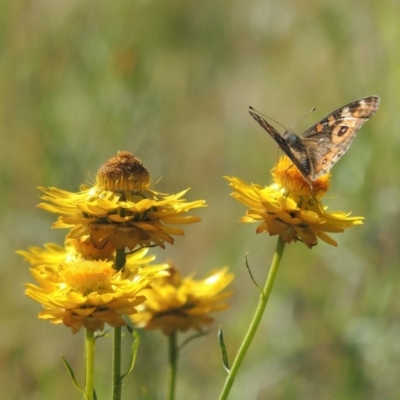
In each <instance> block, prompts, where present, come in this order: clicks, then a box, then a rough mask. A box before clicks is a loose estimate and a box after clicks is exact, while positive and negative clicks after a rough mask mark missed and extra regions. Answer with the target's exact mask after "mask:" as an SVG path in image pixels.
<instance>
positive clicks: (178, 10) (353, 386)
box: [0, 0, 400, 400]
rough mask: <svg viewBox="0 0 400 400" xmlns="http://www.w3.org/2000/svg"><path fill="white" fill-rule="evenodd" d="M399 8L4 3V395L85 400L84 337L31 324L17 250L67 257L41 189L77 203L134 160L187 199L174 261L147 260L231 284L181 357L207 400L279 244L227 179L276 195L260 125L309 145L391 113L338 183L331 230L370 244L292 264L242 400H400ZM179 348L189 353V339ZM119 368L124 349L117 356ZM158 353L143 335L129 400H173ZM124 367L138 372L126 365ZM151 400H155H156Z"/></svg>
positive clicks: (302, 255) (287, 259)
mask: <svg viewBox="0 0 400 400" xmlns="http://www.w3.org/2000/svg"><path fill="white" fill-rule="evenodd" d="M399 16H400V2H399V1H396V0H382V1H379V2H376V1H373V0H366V1H363V2H356V1H345V0H339V1H312V0H306V1H302V2H299V1H295V0H271V1H261V0H258V1H246V2H245V1H211V0H203V1H202V2H193V1H191V2H190V1H115V2H110V1H104V0H98V1H96V2H93V1H82V0H79V1H78V0H74V1H53V0H42V1H23V0H13V1H11V0H3V1H2V2H1V3H0V21H1V23H0V44H1V52H0V88H1V89H0V90H1V94H2V95H1V97H0V102H1V104H0V113H1V115H0V132H1V133H0V134H1V147H0V152H1V157H0V163H1V175H0V188H1V194H2V195H1V197H0V204H1V207H0V210H1V211H0V213H1V214H0V218H1V219H0V226H1V237H3V239H4V240H3V241H2V242H0V246H1V250H2V252H1V253H2V255H3V256H2V258H3V261H2V263H1V270H0V271H1V283H0V285H1V286H0V287H1V291H0V293H1V300H2V304H3V306H2V307H1V318H2V321H3V322H4V324H3V328H2V329H1V333H0V337H1V340H0V360H1V365H0V386H1V387H2V388H3V391H6V392H7V396H6V398H7V399H21V398H29V399H40V400H41V399H54V398H57V399H61V400H62V399H73V398H74V399H79V398H81V396H80V394H79V393H78V392H76V391H75V389H74V388H73V386H72V384H71V382H70V379H69V377H68V376H67V373H66V371H65V368H64V366H63V364H62V362H61V359H60V353H62V354H63V355H64V356H65V357H66V358H67V359H68V360H69V362H70V363H71V365H72V366H73V367H74V369H75V372H76V374H77V377H78V380H79V381H80V382H82V381H83V371H82V348H83V332H80V333H78V334H76V335H72V334H71V333H70V331H69V330H68V329H67V328H65V327H64V326H61V325H60V326H52V325H50V324H49V323H48V322H46V321H39V320H38V319H37V314H38V312H39V311H40V306H39V304H36V303H34V302H32V301H30V300H29V299H28V298H26V297H25V296H24V295H23V292H24V287H23V284H24V283H25V282H29V281H31V280H32V279H31V277H30V274H29V271H28V264H26V263H24V262H23V261H22V259H21V258H20V257H18V256H16V255H15V254H14V252H15V250H17V249H26V248H27V247H28V246H33V245H36V246H41V245H43V243H45V242H57V243H62V241H63V237H64V235H65V234H66V232H65V231H54V230H53V231H52V230H50V226H51V223H52V222H53V221H54V219H55V216H54V215H50V214H49V213H46V212H44V211H43V210H40V209H37V208H35V206H36V204H37V203H38V202H39V199H38V195H39V191H38V190H37V187H38V186H56V187H59V188H63V189H66V190H71V191H75V190H78V187H79V185H80V184H81V183H85V182H92V181H93V179H94V177H95V174H96V171H97V169H98V168H99V167H100V166H101V164H102V163H103V162H104V161H106V160H107V159H108V158H110V157H111V156H113V155H114V154H115V153H116V152H117V151H118V150H128V151H131V152H133V153H134V154H135V155H136V156H138V157H139V158H141V159H142V160H143V162H144V163H145V165H146V166H147V167H148V169H149V170H150V172H151V174H152V176H153V181H157V180H159V178H161V180H160V181H159V182H158V183H157V185H156V190H159V191H161V192H167V193H176V192H179V191H181V190H183V189H184V188H187V187H191V188H192V189H191V191H190V192H189V193H188V195H187V196H186V198H187V199H188V200H195V199H205V200H206V201H207V203H208V205H209V207H208V208H206V209H200V210H197V211H195V212H194V213H192V214H196V215H198V216H200V217H201V218H202V222H201V223H199V224H194V225H191V226H188V227H187V228H186V229H185V231H186V236H185V237H177V238H176V241H175V244H174V246H168V247H167V248H166V250H153V253H156V254H157V255H158V258H157V261H159V262H164V261H166V260H168V259H173V260H174V261H175V264H176V265H177V267H179V268H181V269H182V270H183V271H184V273H185V274H189V273H191V272H192V271H197V275H196V277H198V278H202V277H203V276H204V275H205V274H206V273H207V272H209V271H210V270H211V269H213V268H216V267H218V268H219V267H222V266H224V265H229V266H230V267H231V269H232V271H233V272H234V273H235V274H236V280H235V283H234V284H233V289H234V290H235V294H234V297H233V298H232V299H231V301H230V303H231V308H230V309H229V310H228V311H226V312H223V313H220V314H215V317H216V322H215V324H214V325H213V326H212V329H211V332H210V334H209V335H207V336H204V337H202V338H200V339H199V340H196V341H193V342H191V343H190V344H189V345H188V346H187V347H185V349H184V350H183V351H182V353H181V357H180V376H179V382H178V393H177V399H194V400H197V399H216V398H218V395H219V393H220V390H221V388H222V385H223V382H224V378H225V373H224V370H223V368H222V366H221V361H220V353H219V347H218V343H217V328H218V325H219V324H222V325H223V328H224V332H225V340H226V344H227V347H228V351H229V356H230V359H231V360H233V357H234V354H235V352H236V350H237V348H238V346H239V344H240V342H241V340H242V337H243V335H244V333H245V330H246V328H247V326H248V323H249V321H250V317H251V315H252V313H253V311H254V309H255V306H256V303H257V299H258V291H257V289H256V288H255V287H254V286H253V284H252V282H251V280H250V279H249V277H248V274H247V272H246V269H245V267H244V263H243V259H244V256H245V254H246V253H247V252H249V261H250V265H251V267H252V269H253V273H254V275H255V278H256V279H257V280H258V281H259V282H260V283H261V282H263V281H264V279H265V276H266V274H267V270H268V266H269V265H270V261H271V258H272V254H273V251H274V247H275V244H276V238H270V237H269V236H268V235H265V234H263V235H256V234H255V229H256V225H255V224H239V223H238V220H239V218H240V217H241V215H242V214H243V212H244V210H245V209H244V207H242V206H241V205H240V204H239V203H237V202H235V201H234V200H233V199H231V198H230V197H229V193H230V189H229V188H228V186H227V182H226V181H224V180H223V179H222V176H223V175H234V176H238V177H240V178H242V179H244V180H246V181H248V182H257V183H260V184H269V183H270V182H271V179H270V169H271V168H272V166H273V165H274V163H275V161H276V157H277V156H276V154H277V152H276V145H275V143H274V142H273V141H272V139H271V138H270V137H269V136H268V135H267V134H266V133H265V132H263V131H262V129H261V128H260V127H259V126H258V125H257V124H256V122H255V121H253V120H252V118H251V117H250V116H249V115H248V112H247V107H248V106H249V105H252V106H254V107H255V108H257V109H259V110H260V111H263V112H264V113H266V114H267V115H269V116H271V117H272V118H274V119H276V120H278V121H280V122H281V123H283V124H284V125H286V126H289V127H290V126H291V125H292V124H293V123H294V122H296V121H297V120H298V119H299V118H301V117H302V116H303V115H305V114H306V113H307V112H308V111H309V110H310V109H311V108H312V107H316V108H317V110H316V111H315V112H314V113H313V114H312V115H310V116H308V117H307V118H305V119H304V120H302V121H301V122H300V124H299V126H297V127H296V130H297V131H298V132H302V131H303V130H304V129H306V128H307V127H308V126H310V125H311V124H312V123H314V122H315V121H317V119H318V118H320V117H323V116H324V115H326V114H327V113H328V112H330V111H333V110H334V109H336V108H338V107H340V106H342V105H344V104H346V103H348V102H350V101H353V100H355V99H358V98H361V97H363V96H367V95H372V94H377V95H380V96H381V98H382V102H381V107H380V110H379V111H378V113H377V114H376V116H374V118H373V119H372V120H371V121H370V122H368V123H367V124H366V125H365V126H364V127H363V129H362V130H361V132H360V133H359V135H358V137H357V139H356V140H355V142H354V144H353V146H352V148H351V150H350V151H349V152H348V154H346V156H345V157H343V159H342V160H341V161H340V162H339V163H338V164H337V165H336V166H335V168H334V169H333V171H332V172H333V178H332V182H333V183H332V188H331V190H330V192H329V193H328V195H327V197H329V199H327V200H326V202H327V203H328V204H329V207H330V209H331V210H334V209H340V210H343V211H352V212H353V214H354V215H363V216H365V218H366V219H365V224H364V225H363V226H360V227H356V228H354V229H351V230H349V231H347V232H345V233H344V234H337V235H336V236H334V238H335V239H336V240H337V241H338V243H339V247H338V248H334V247H331V246H328V245H326V244H324V243H320V244H319V246H317V247H316V248H314V249H313V250H311V251H310V250H309V249H308V248H306V247H305V246H304V245H302V244H301V243H298V244H295V245H289V246H287V248H286V251H285V255H284V258H283V262H282V265H281V269H280V271H279V274H278V278H277V281H276V285H275V287H274V290H273V292H272V296H271V300H270V304H269V306H268V307H267V311H266V314H265V316H264V319H263V322H262V324H261V326H260V329H259V331H258V333H257V335H256V337H255V340H254V342H253V344H252V346H251V348H250V350H249V353H248V354H247V357H246V358H245V361H244V364H243V366H242V369H241V371H240V373H239V375H238V378H237V381H236V383H235V385H234V387H233V390H232V395H231V397H230V398H231V399H233V400H242V399H259V400H261V399H268V400H275V399H277V400H278V399H279V400H286V399H326V400H331V399H332V400H333V399H352V400H357V399H388V400H391V399H397V398H398V393H399V390H398V386H399V385H398V384H399V381H400V341H399V338H400V322H399V313H400V301H399V294H398V293H399V284H400V269H399V262H400V252H399V234H400V215H399V214H400V211H399V204H400V185H399V169H400V157H399V156H398V154H399V147H400V135H399V130H400V115H399V93H400V51H399V42H400V24H399ZM182 339H183V337H182ZM124 344H125V346H126V351H127V352H128V349H129V347H130V344H131V343H130V340H129V338H128V337H126V338H125V340H124ZM166 344H167V342H166V339H165V338H164V337H162V336H161V334H159V333H158V332H151V333H146V334H143V335H142V343H141V346H140V348H139V356H138V360H137V364H136V367H135V370H134V372H133V374H131V375H130V377H129V378H127V379H126V380H125V386H124V398H126V399H134V398H135V399H145V398H147V399H163V398H165V387H166V365H167V353H166ZM110 347H111V340H110V339H109V338H106V339H102V340H99V341H98V342H97V362H98V365H97V371H96V372H97V377H96V387H97V391H98V397H99V399H107V398H110V388H109V378H110V367H109V364H110ZM126 363H127V360H126ZM143 393H147V396H148V397H146V396H145V395H144V394H143Z"/></svg>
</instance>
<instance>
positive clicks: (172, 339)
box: [168, 331, 178, 400]
mask: <svg viewBox="0 0 400 400" xmlns="http://www.w3.org/2000/svg"><path fill="white" fill-rule="evenodd" d="M168 348H169V381H168V386H169V388H168V389H169V390H168V400H174V398H175V382H176V371H177V367H178V347H177V336H176V332H175V331H174V332H172V333H171V334H170V335H169V337H168Z"/></svg>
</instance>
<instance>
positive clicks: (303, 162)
mask: <svg viewBox="0 0 400 400" xmlns="http://www.w3.org/2000/svg"><path fill="white" fill-rule="evenodd" d="M249 113H250V115H251V116H252V117H253V118H254V119H255V120H256V121H257V122H258V123H259V124H260V125H261V126H262V127H263V128H264V129H265V130H266V131H267V132H268V133H269V135H270V136H271V137H272V139H274V140H275V142H276V143H277V144H278V146H279V147H280V148H281V149H282V151H283V152H284V153H285V154H286V155H287V156H288V157H289V158H290V159H291V161H292V162H293V164H294V165H295V166H296V167H297V168H298V170H299V171H300V172H301V173H302V175H303V176H304V177H305V178H306V179H307V180H308V176H309V174H310V168H311V166H310V162H309V160H308V157H307V153H306V152H305V149H304V148H303V140H301V138H299V137H297V139H298V140H297V141H296V146H294V147H293V146H290V145H289V142H288V140H287V139H286V138H284V137H283V136H282V135H281V134H280V133H279V132H278V131H277V130H276V129H275V128H274V127H273V126H272V125H271V124H269V123H268V122H267V121H266V120H265V119H264V118H263V117H261V116H260V115H258V114H257V113H256V111H255V110H254V109H253V108H252V107H250V108H249ZM310 184H311V182H310Z"/></svg>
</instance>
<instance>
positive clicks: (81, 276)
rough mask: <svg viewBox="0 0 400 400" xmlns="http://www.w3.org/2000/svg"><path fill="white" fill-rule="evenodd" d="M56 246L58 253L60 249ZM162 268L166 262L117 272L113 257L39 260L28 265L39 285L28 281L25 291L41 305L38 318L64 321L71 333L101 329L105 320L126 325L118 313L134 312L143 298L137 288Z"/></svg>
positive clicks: (114, 325) (144, 285)
mask: <svg viewBox="0 0 400 400" xmlns="http://www.w3.org/2000/svg"><path fill="white" fill-rule="evenodd" d="M56 250H57V251H56V253H59V254H58V256H60V253H61V250H60V249H59V248H58V249H57V248H56ZM36 254H38V252H37V251H36ZM37 258H38V257H37ZM32 259H34V257H32ZM164 269H165V265H164V266H160V267H158V268H157V267H143V268H136V269H133V270H131V269H130V268H125V269H124V270H123V271H118V272H117V271H116V270H115V269H114V268H113V262H112V261H102V260H100V261H94V260H81V261H69V262H65V263H62V264H58V265H57V266H56V265H54V264H48V265H42V264H38V266H37V267H35V268H31V273H32V275H33V277H34V278H35V280H36V281H37V283H38V286H36V285H33V284H27V285H26V287H27V289H26V295H27V296H28V297H30V298H31V299H33V300H35V301H37V302H39V303H40V304H42V306H43V307H44V311H42V312H41V313H40V314H39V318H40V319H48V320H50V322H52V323H53V324H60V323H63V324H64V325H66V326H68V327H70V328H71V330H72V332H73V333H76V332H78V331H79V330H80V329H81V328H82V326H84V327H85V328H87V329H89V330H92V331H96V330H103V329H104V324H105V323H107V324H109V325H110V326H112V327H116V326H123V325H125V321H124V319H123V318H122V316H121V315H123V314H125V315H132V314H134V313H135V312H136V307H137V306H138V305H139V304H140V303H142V302H143V301H144V300H145V297H144V296H143V295H141V294H139V292H141V291H142V290H143V289H144V288H145V287H147V285H148V284H149V282H150V281H151V280H153V279H155V278H157V277H159V276H164V275H165V271H163V270H164Z"/></svg>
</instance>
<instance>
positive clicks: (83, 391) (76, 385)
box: [61, 355, 87, 399]
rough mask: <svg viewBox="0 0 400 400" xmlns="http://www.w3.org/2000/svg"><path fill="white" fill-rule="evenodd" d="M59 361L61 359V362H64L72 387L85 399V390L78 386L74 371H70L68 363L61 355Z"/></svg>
mask: <svg viewBox="0 0 400 400" xmlns="http://www.w3.org/2000/svg"><path fill="white" fill-rule="evenodd" d="M61 359H62V360H63V362H64V365H65V368H67V371H68V374H69V377H70V378H71V380H72V383H73V384H74V386H75V387H76V388H77V389H78V390H79V391H80V392H81V393H82V394H83V395H84V397H85V399H87V394H86V392H85V390H84V389H82V388H81V387H80V386H79V384H78V382H77V380H76V378H75V374H74V371H73V370H72V367H71V365H69V362H68V361H67V360H66V359H65V358H64V356H63V355H61Z"/></svg>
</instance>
